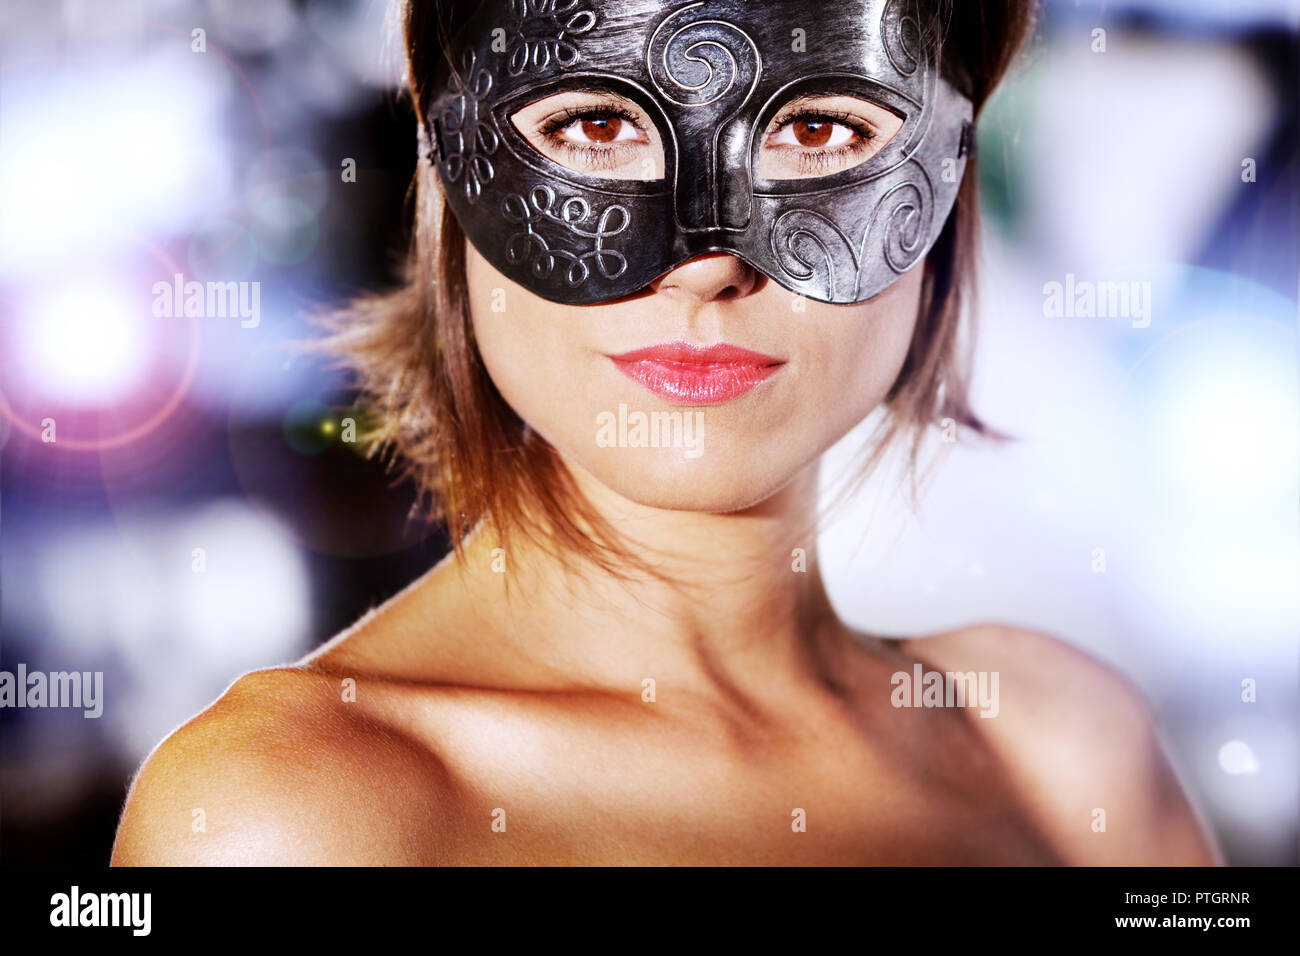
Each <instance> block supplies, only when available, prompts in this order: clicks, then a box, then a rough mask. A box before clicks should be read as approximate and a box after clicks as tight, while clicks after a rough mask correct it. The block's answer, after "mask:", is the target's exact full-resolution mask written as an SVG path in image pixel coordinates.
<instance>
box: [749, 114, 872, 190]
mask: <svg viewBox="0 0 1300 956" xmlns="http://www.w3.org/2000/svg"><path fill="white" fill-rule="evenodd" d="M827 120H830V121H831V122H834V123H838V124H839V125H841V126H847V127H848V128H849V129H850V130H852V131H853V132H854V133H857V134H858V137H859V138H858V139H857V140H855V141H854V142H853V143H851V144H848V145H845V146H838V147H836V148H835V149H831V150H824V149H804V148H802V147H798V146H794V147H783V148H789V149H797V150H798V151H799V155H798V158H797V160H796V161H797V163H798V169H799V172H800V173H803V174H805V175H810V176H811V175H817V174H820V173H825V172H828V171H830V170H832V169H834V168H835V166H836V165H837V164H838V163H839V161H840V160H843V159H846V158H848V157H850V156H856V155H857V154H858V153H861V152H862V151H863V150H865V149H869V148H870V147H871V142H872V140H874V139H875V138H876V131H875V130H874V129H872V128H871V127H870V126H868V125H867V124H866V123H864V122H862V120H860V119H857V118H856V117H854V116H851V115H849V114H848V113H840V112H837V111H835V110H798V111H796V112H793V113H787V114H785V115H784V116H780V117H778V118H777V119H776V120H775V121H774V122H773V123H772V125H773V126H774V127H775V128H776V131H780V130H783V129H785V128H786V127H787V126H789V125H790V124H791V123H798V122H806V123H807V122H811V123H818V122H823V123H824V122H825V121H827Z"/></svg>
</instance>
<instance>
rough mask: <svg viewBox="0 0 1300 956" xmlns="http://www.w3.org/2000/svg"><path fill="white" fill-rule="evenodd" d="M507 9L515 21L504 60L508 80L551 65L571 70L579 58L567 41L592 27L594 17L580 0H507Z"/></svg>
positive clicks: (594, 21)
mask: <svg viewBox="0 0 1300 956" xmlns="http://www.w3.org/2000/svg"><path fill="white" fill-rule="evenodd" d="M510 8H511V11H512V12H513V13H514V15H515V17H516V18H517V21H518V22H517V23H516V25H515V32H514V36H512V37H511V40H510V47H509V57H508V60H507V68H508V69H509V70H510V75H511V76H520V75H521V74H523V73H524V72H525V71H527V70H536V71H538V72H540V71H542V70H545V69H546V68H547V67H548V66H550V64H551V62H552V61H554V62H555V63H556V65H557V66H562V67H571V66H575V65H576V64H577V62H578V60H579V59H580V58H581V54H580V53H579V52H578V48H577V46H575V45H574V44H573V42H572V41H571V39H570V37H575V36H579V35H581V34H583V33H586V32H588V31H589V30H591V29H592V28H593V27H595V26H596V14H595V12H594V11H592V10H589V9H586V8H584V7H583V0H510Z"/></svg>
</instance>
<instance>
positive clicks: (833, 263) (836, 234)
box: [771, 209, 858, 302]
mask: <svg viewBox="0 0 1300 956" xmlns="http://www.w3.org/2000/svg"><path fill="white" fill-rule="evenodd" d="M771 244H772V255H773V256H774V257H775V258H776V262H777V264H778V265H779V266H780V267H781V268H782V269H783V270H784V271H785V273H786V275H788V276H789V277H790V278H792V279H794V280H795V281H797V282H800V283H808V282H813V281H817V280H820V282H821V284H822V287H823V288H824V289H825V290H826V291H825V298H826V300H827V301H830V302H836V301H840V300H841V299H843V298H844V297H845V296H846V295H847V294H848V292H849V291H850V290H852V289H853V288H854V286H855V283H856V282H857V277H858V257H857V256H856V255H855V254H854V252H853V243H851V242H849V238H848V236H846V235H844V233H843V232H841V231H840V228H839V227H838V226H836V225H835V223H833V222H831V221H830V220H829V219H827V218H826V217H825V216H823V215H822V214H821V213H817V212H813V211H812V210H811V209H791V210H790V211H788V212H785V213H782V214H781V216H779V217H778V218H777V220H776V222H774V223H773V224H772V235H771ZM809 253H812V254H811V255H810V254H809ZM783 284H784V283H783Z"/></svg>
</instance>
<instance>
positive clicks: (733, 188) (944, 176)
mask: <svg viewBox="0 0 1300 956" xmlns="http://www.w3.org/2000/svg"><path fill="white" fill-rule="evenodd" d="M454 45H455V46H456V47H457V48H458V49H459V50H461V51H462V58H461V62H460V63H459V64H457V69H456V70H451V69H450V64H446V63H443V64H441V65H440V68H439V72H438V75H437V77H436V83H435V87H434V89H435V95H434V99H433V101H432V103H431V106H430V111H429V115H428V117H426V120H427V123H426V126H427V128H428V130H429V131H430V134H431V137H432V139H433V159H434V162H435V163H436V164H437V167H438V170H439V173H440V175H441V179H442V183H443V186H444V189H445V192H446V195H447V200H448V202H449V203H450V205H451V207H452V210H453V212H454V213H455V216H456V219H457V221H458V222H459V223H460V225H461V227H462V229H463V230H464V231H465V234H466V236H467V237H468V239H469V241H470V242H471V243H473V245H474V247H475V249H477V250H478V251H479V253H480V254H481V255H482V256H483V257H484V258H485V259H486V260H487V261H488V262H490V263H491V264H492V265H493V266H494V267H496V269H497V270H498V271H500V272H501V273H503V274H504V275H506V276H507V277H509V278H510V279H512V280H514V281H515V282H517V283H519V284H520V285H523V286H524V287H526V288H528V289H529V290H531V291H532V292H534V293H536V294H537V295H539V296H541V297H542V298H545V299H548V300H551V301H553V302H560V303H567V304H571V305H591V304H595V303H600V302H608V301H611V300H613V299H618V298H622V297H624V296H628V295H631V294H633V293H636V292H639V291H641V290H642V289H644V288H645V287H646V286H647V285H649V284H650V283H651V282H653V281H654V280H655V279H657V278H659V277H660V276H662V275H664V274H665V273H667V272H669V271H670V270H672V269H674V268H676V267H677V266H679V265H681V264H682V263H683V262H685V261H687V260H688V259H692V258H694V257H696V256H699V255H701V254H702V253H706V252H727V253H731V254H732V255H735V256H737V257H738V258H740V259H742V260H744V261H745V262H747V263H748V264H749V265H751V266H753V267H754V268H755V269H757V270H758V271H759V272H761V273H763V274H764V275H766V276H768V277H769V278H771V279H772V280H774V281H775V282H777V283H779V284H780V285H781V286H783V287H785V288H786V289H789V290H790V291H791V292H794V293H796V294H800V295H804V296H807V297H808V298H811V299H815V300H818V301H821V302H830V303H839V304H848V303H855V302H861V301H863V300H865V299H869V298H872V297H873V296H875V295H877V294H879V293H880V292H881V291H883V290H884V289H885V288H887V287H888V286H889V285H891V284H892V283H893V282H894V281H895V280H897V279H898V278H899V277H900V276H902V275H903V274H904V273H905V272H907V271H908V270H909V269H910V268H912V267H913V266H914V265H915V264H916V263H917V262H918V261H919V260H920V259H921V258H922V257H923V256H924V255H925V254H926V252H928V251H929V249H930V247H931V246H932V245H933V244H934V242H935V241H936V240H937V239H938V237H939V234H940V232H941V231H942V229H943V226H944V223H945V221H946V220H947V218H948V214H949V212H950V211H951V209H952V206H953V202H954V201H955V199H956V196H957V190H958V187H959V186H960V184H961V178H962V175H963V173H964V171H965V167H966V158H967V153H968V152H969V148H970V144H971V140H972V128H971V125H970V124H971V104H970V102H969V101H968V100H967V99H966V98H965V97H964V96H962V95H961V94H960V93H959V92H957V90H956V89H955V88H954V87H953V86H951V85H950V84H949V83H948V81H947V80H946V79H945V78H944V77H943V76H941V75H940V71H939V61H938V51H937V50H934V49H928V48H927V47H926V46H925V45H924V44H923V43H922V40H921V30H920V26H919V19H918V16H917V13H916V10H915V7H914V5H913V0H842V2H838V3H835V4H828V3H826V2H810V0H763V2H759V0H697V2H685V3H683V2H666V3H665V2H656V0H509V2H496V3H484V4H482V5H481V6H480V8H479V10H478V11H477V12H476V13H474V14H473V15H472V17H471V19H470V20H469V22H468V23H467V24H466V25H465V26H464V27H463V29H461V30H460V31H459V32H458V35H457V37H456V38H455V44H454ZM593 89H600V90H607V91H608V92H609V93H611V94H616V95H617V96H619V97H622V98H625V99H626V100H630V101H632V102H633V103H635V104H636V106H637V107H638V108H639V109H640V110H641V111H643V112H644V114H645V115H646V116H648V117H649V120H650V122H651V123H653V124H654V126H655V129H656V131H657V133H658V139H659V140H660V141H661V142H662V146H663V166H664V175H663V177H662V178H652V179H651V178H647V179H619V178H611V177H609V176H602V175H600V174H598V173H593V172H580V171H577V170H575V169H571V168H568V167H567V166H565V165H561V164H560V163H559V162H557V161H555V160H553V159H551V158H548V156H546V155H545V154H544V153H543V152H542V151H540V150H539V149H537V148H535V147H534V145H533V144H532V143H530V142H529V140H528V138H527V137H525V135H523V134H522V133H521V132H520V130H519V129H518V128H516V126H515V124H514V123H513V122H512V121H511V118H512V117H513V116H515V115H516V114H517V113H518V112H519V111H520V110H521V109H523V108H525V107H527V106H529V105H530V104H534V103H537V102H538V101H540V100H542V99H544V98H546V97H550V96H554V95H555V94H558V93H563V92H565V91H575V90H583V91H591V90H593ZM813 95H821V96H846V97H854V98H856V99H858V100H865V101H868V102H869V103H872V104H876V105H877V106H879V107H883V108H884V109H886V110H888V111H889V112H890V113H892V114H894V115H895V116H897V117H899V118H901V121H902V125H901V127H900V128H899V129H898V131H897V133H895V134H894V136H893V137H892V139H890V140H889V142H888V143H886V144H885V145H884V146H883V148H881V149H880V150H879V152H876V153H875V154H874V155H871V156H870V157H869V158H868V159H866V160H865V161H863V162H860V163H858V164H857V165H854V166H852V167H850V168H847V169H841V170H839V171H835V172H830V173H828V174H826V175H821V176H802V177H798V178H780V179H777V178H772V179H765V178H763V177H762V176H760V175H759V172H760V160H761V154H762V150H763V148H764V138H765V133H766V132H767V130H768V127H769V124H770V123H771V122H772V121H773V119H775V118H777V116H778V114H780V112H781V111H782V108H783V107H785V106H786V105H787V104H790V103H791V102H792V101H794V100H796V99H797V98H799V97H807V96H813ZM580 112H581V111H580Z"/></svg>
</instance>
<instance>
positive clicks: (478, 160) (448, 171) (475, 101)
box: [441, 51, 501, 203]
mask: <svg viewBox="0 0 1300 956" xmlns="http://www.w3.org/2000/svg"><path fill="white" fill-rule="evenodd" d="M463 74H464V75H463V77H462V76H461V75H459V74H457V73H455V72H453V73H452V74H451V77H450V78H449V80H448V83H447V89H448V90H449V91H450V93H451V95H452V96H454V97H455V99H454V100H453V101H452V102H451V103H450V104H449V105H448V106H447V108H446V109H444V110H443V112H442V124H441V125H442V136H443V143H444V151H445V152H444V155H443V159H442V171H443V174H444V175H445V176H446V178H447V181H448V182H449V183H456V182H459V181H460V179H461V177H462V176H464V177H465V182H464V187H463V188H464V190H465V198H466V199H468V200H469V201H470V202H471V203H474V202H477V201H478V198H479V196H481V195H482V194H483V190H484V188H485V187H486V186H487V185H488V183H490V182H492V178H493V177H494V176H495V175H496V170H495V168H494V167H493V165H492V158H491V157H492V156H493V155H495V154H496V151H497V147H498V146H499V145H500V144H501V141H500V138H499V137H498V136H497V132H496V130H495V129H494V128H493V127H492V125H491V121H490V119H489V118H488V117H489V116H490V113H489V112H488V108H487V106H486V105H485V101H486V100H487V99H488V97H489V96H491V94H492V87H493V83H494V81H493V79H492V73H491V71H490V70H489V69H488V68H487V67H485V66H479V65H478V56H477V55H476V54H475V53H474V52H473V51H470V52H469V53H467V54H466V55H465V58H464V67H463Z"/></svg>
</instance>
